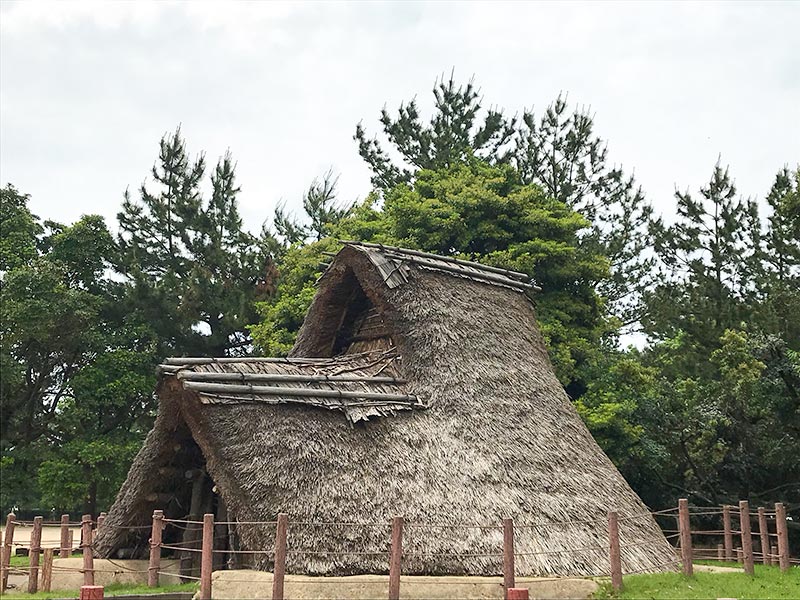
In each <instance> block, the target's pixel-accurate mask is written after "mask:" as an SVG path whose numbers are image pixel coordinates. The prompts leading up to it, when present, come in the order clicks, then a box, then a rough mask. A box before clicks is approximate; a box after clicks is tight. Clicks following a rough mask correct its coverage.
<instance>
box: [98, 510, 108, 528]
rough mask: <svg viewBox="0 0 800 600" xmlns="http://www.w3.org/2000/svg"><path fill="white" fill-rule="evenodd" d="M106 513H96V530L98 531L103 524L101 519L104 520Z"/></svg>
mask: <svg viewBox="0 0 800 600" xmlns="http://www.w3.org/2000/svg"><path fill="white" fill-rule="evenodd" d="M107 516H108V513H104V512H101V513H100V514H99V515H97V530H98V531H100V528H101V527H102V526H103V521H105V520H106V517H107Z"/></svg>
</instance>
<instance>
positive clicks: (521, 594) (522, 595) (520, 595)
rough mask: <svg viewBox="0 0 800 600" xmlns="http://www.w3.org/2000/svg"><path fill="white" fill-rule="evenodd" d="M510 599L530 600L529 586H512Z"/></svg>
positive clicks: (509, 592)
mask: <svg viewBox="0 0 800 600" xmlns="http://www.w3.org/2000/svg"><path fill="white" fill-rule="evenodd" d="M508 600H528V588H510V589H509V590H508Z"/></svg>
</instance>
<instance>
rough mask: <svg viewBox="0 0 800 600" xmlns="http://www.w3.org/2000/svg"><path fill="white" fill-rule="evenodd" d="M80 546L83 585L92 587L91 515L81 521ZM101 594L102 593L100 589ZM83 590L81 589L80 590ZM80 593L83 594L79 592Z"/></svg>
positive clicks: (85, 516) (84, 516)
mask: <svg viewBox="0 0 800 600" xmlns="http://www.w3.org/2000/svg"><path fill="white" fill-rule="evenodd" d="M81 534H82V535H81V546H82V549H83V585H84V586H89V587H93V586H94V555H93V554H92V515H83V518H82V519H81ZM100 589H101V593H102V588H100ZM81 590H83V588H81ZM81 593H83V592H82V591H81Z"/></svg>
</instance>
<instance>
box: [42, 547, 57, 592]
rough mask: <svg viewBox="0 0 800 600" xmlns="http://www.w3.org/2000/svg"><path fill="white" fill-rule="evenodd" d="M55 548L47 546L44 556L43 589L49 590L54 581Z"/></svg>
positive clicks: (44, 590)
mask: <svg viewBox="0 0 800 600" xmlns="http://www.w3.org/2000/svg"><path fill="white" fill-rule="evenodd" d="M54 555H55V550H54V549H53V548H45V550H44V555H43V556H42V591H43V592H49V591H50V587H51V585H52V582H53V556H54Z"/></svg>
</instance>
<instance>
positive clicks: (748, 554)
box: [739, 500, 755, 575]
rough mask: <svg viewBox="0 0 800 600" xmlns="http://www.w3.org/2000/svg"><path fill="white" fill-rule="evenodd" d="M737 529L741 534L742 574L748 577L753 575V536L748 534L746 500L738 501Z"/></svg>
mask: <svg viewBox="0 0 800 600" xmlns="http://www.w3.org/2000/svg"><path fill="white" fill-rule="evenodd" d="M739 529H740V530H741V532H742V561H743V562H744V572H745V573H747V574H748V575H753V574H755V567H754V566H753V536H752V535H751V532H750V503H749V502H748V501H747V500H740V501H739Z"/></svg>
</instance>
